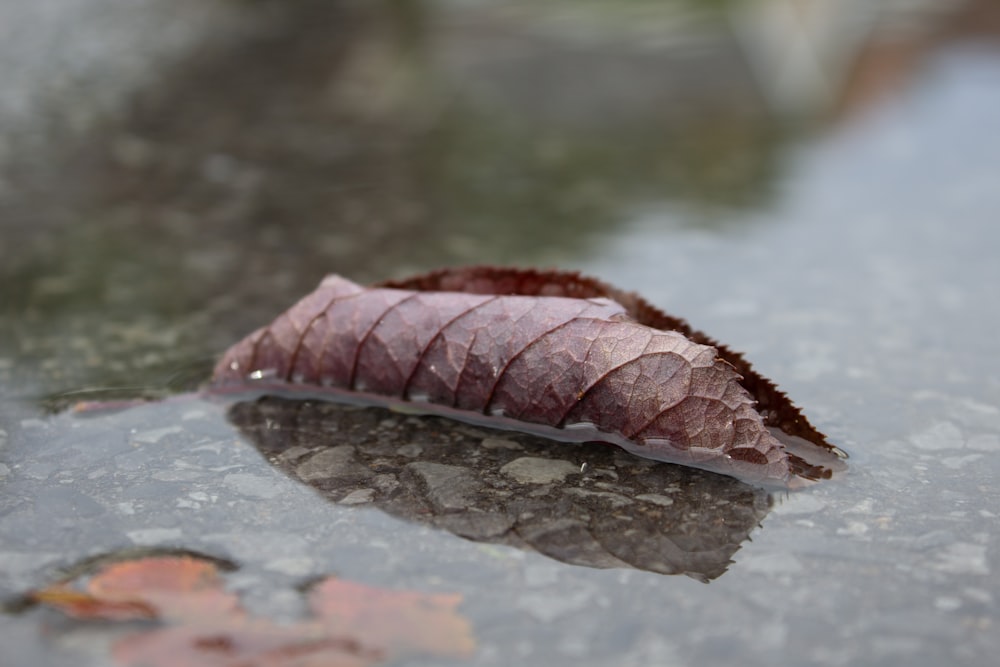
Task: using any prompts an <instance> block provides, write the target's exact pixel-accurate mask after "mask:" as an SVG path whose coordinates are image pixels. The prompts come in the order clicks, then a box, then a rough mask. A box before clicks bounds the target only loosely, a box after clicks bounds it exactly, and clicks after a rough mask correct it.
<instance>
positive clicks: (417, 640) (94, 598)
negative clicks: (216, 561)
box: [27, 556, 475, 667]
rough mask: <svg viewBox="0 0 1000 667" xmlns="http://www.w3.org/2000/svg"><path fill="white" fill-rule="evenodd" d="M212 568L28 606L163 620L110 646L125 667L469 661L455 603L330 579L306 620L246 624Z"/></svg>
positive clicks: (172, 566) (172, 563)
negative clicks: (424, 659) (421, 659)
mask: <svg viewBox="0 0 1000 667" xmlns="http://www.w3.org/2000/svg"><path fill="white" fill-rule="evenodd" d="M223 584H224V582H223V580H222V578H221V576H220V575H219V572H218V570H217V569H216V568H215V566H214V565H213V564H212V563H210V562H208V561H205V560H200V559H197V558H192V557H173V556H165V557H150V558H141V559H137V560H133V561H122V562H118V563H113V564H111V565H109V566H106V567H104V568H102V569H101V570H100V571H98V572H97V573H95V574H94V575H93V576H92V577H91V578H90V579H89V581H87V583H86V584H85V586H84V587H83V590H80V589H79V588H74V587H72V586H70V585H69V583H68V582H63V583H60V584H56V585H53V586H50V587H48V588H45V589H43V590H40V591H36V592H33V593H30V594H29V595H28V596H27V597H28V598H29V599H31V600H33V601H34V602H36V603H38V604H43V605H46V606H49V607H52V608H55V609H58V610H60V611H62V612H63V613H66V614H67V615H70V616H73V617H74V618H79V619H83V620H105V621H133V620H137V619H160V620H161V621H163V622H164V625H161V626H160V627H155V628H152V629H146V630H139V631H136V632H134V633H132V634H128V635H126V636H124V637H122V638H120V639H118V640H117V641H116V642H115V643H114V645H113V646H112V654H113V656H114V658H115V660H116V662H117V663H119V664H122V665H127V666H132V667H140V666H142V667H216V666H218V667H223V666H225V667H233V666H234V665H239V666H240V667H369V666H373V665H377V664H380V663H382V662H384V661H386V660H389V659H393V658H398V657H403V656H408V655H423V656H442V657H464V656H469V655H471V654H472V652H473V651H474V649H475V640H474V639H473V636H472V628H471V625H470V624H469V622H468V621H467V620H465V619H464V618H463V617H462V616H461V615H460V614H458V612H457V611H456V608H457V606H458V605H459V603H460V602H461V598H460V596H457V595H449V594H424V593H417V592H412V591H388V590H382V589H378V588H373V587H369V586H364V585H361V584H355V583H352V582H347V581H341V580H336V579H324V580H322V581H320V582H318V583H317V584H316V585H315V586H314V587H313V588H312V589H311V592H310V594H309V600H310V603H311V608H312V609H313V611H314V614H313V617H312V618H309V619H306V620H303V621H300V622H297V623H291V624H277V623H274V622H273V621H271V620H269V619H266V618H258V617H252V616H249V615H247V614H246V612H245V611H244V610H243V609H242V607H241V606H240V605H239V600H238V598H237V597H236V596H235V595H233V594H231V593H229V592H228V591H226V590H225V588H224V585H223Z"/></svg>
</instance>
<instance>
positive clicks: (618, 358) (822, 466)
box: [212, 267, 839, 486]
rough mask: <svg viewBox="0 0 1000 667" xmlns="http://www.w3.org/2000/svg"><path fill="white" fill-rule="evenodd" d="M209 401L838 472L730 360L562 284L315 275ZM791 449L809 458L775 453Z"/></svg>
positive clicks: (782, 473) (615, 298)
mask: <svg viewBox="0 0 1000 667" xmlns="http://www.w3.org/2000/svg"><path fill="white" fill-rule="evenodd" d="M212 389H213V390H216V391H222V390H234V389H235V390H237V391H240V390H243V389H248V390H261V391H291V392H302V391H310V392H313V393H320V394H325V395H327V396H330V397H337V396H340V397H341V398H344V397H345V396H344V393H345V392H347V393H348V394H349V396H353V397H354V398H355V400H361V401H368V402H372V403H376V404H383V405H385V404H393V403H396V404H398V403H399V402H401V401H409V402H411V403H412V404H413V405H417V406H419V407H420V408H421V409H423V410H424V411H426V412H430V413H433V414H440V415H442V416H448V417H453V418H457V419H463V420H466V421H471V422H476V423H484V424H487V425H493V426H498V427H503V428H513V429H519V430H525V431H529V432H535V433H539V434H543V435H547V436H549V437H552V438H556V439H561V440H573V441H586V440H603V441H606V442H611V443H613V444H616V445H619V446H621V447H623V448H625V449H627V450H629V451H631V452H633V453H635V454H638V455H640V456H644V457H647V458H652V459H656V460H662V461H668V462H672V463H681V464H685V465H691V466H695V467H699V468H705V469H708V470H712V471H714V472H720V473H722V474H726V475H730V476H733V477H737V478H739V479H742V480H745V481H752V482H757V483H764V484H777V485H787V486H797V485H800V484H802V483H804V482H805V481H806V480H815V479H819V478H823V477H829V476H830V474H831V469H832V468H834V467H836V466H837V465H838V462H837V456H836V455H837V454H839V450H837V449H836V448H835V447H832V446H831V445H829V444H828V443H827V442H826V440H825V438H824V437H823V436H822V435H821V434H820V433H819V432H818V431H816V429H815V428H813V427H812V425H811V424H809V422H808V420H806V419H805V417H804V416H802V414H801V412H800V411H799V410H798V409H797V408H796V407H795V406H794V405H793V404H792V403H791V402H790V401H789V400H788V399H787V397H786V396H785V395H784V394H783V393H781V392H780V391H778V390H777V388H776V387H775V385H774V384H773V383H772V382H770V381H769V380H767V379H765V378H763V377H762V376H760V375H759V374H757V373H756V372H754V371H753V370H752V368H751V367H750V364H749V363H747V362H746V361H745V360H744V359H743V358H742V356H741V355H739V354H737V353H734V352H731V351H729V350H728V349H726V348H725V347H724V346H721V345H718V344H716V343H715V342H714V341H713V340H711V339H710V338H708V337H707V336H705V335H704V334H702V333H700V332H697V331H695V330H693V329H691V328H690V327H689V326H688V325H687V324H686V323H685V322H684V321H683V320H679V319H677V318H673V317H670V316H668V315H666V314H664V313H662V312H660V311H659V310H657V309H656V308H654V307H653V306H651V305H650V304H648V303H647V302H645V301H643V300H642V299H641V298H639V297H637V296H635V295H633V294H630V293H626V292H622V291H620V290H617V289H615V288H613V287H610V286H608V285H605V284H603V283H601V282H599V281H596V280H594V279H591V278H586V277H582V276H579V275H578V274H575V273H565V272H555V271H553V272H536V271H528V270H518V269H501V268H491V267H474V268H469V269H445V270H442V271H438V272H435V273H431V274H427V275H424V276H418V277H415V278H411V279H408V280H403V281H397V282H391V283H386V284H384V285H382V286H377V287H368V288H366V287H361V286H359V285H356V284H354V283H352V282H350V281H349V280H346V279H345V278H342V277H340V276H335V275H334V276H328V277H327V278H326V279H324V280H323V282H322V283H321V284H320V286H319V287H318V288H317V289H316V291H314V292H313V293H311V294H309V295H308V296H306V297H305V298H303V299H302V300H301V301H299V302H298V303H297V304H295V305H294V306H292V308H290V309H289V310H288V311H286V312H285V313H284V314H282V315H280V316H279V317H278V318H277V319H276V320H274V322H272V323H271V324H269V325H267V326H265V327H263V328H261V329H258V330H257V331H255V332H253V333H252V334H250V335H249V336H247V337H246V338H245V339H243V340H242V341H240V342H239V343H237V344H236V345H234V346H233V347H231V348H230V349H229V350H228V351H227V352H226V353H225V354H224V355H223V357H222V359H221V360H220V361H219V363H218V365H217V366H216V368H215V372H214V374H213V379H212ZM349 396H348V397H349ZM768 427H772V428H774V429H775V430H780V433H778V434H777V437H776V434H775V433H772V431H771V430H770V429H769V428H768ZM793 440H799V441H801V442H804V443H806V447H805V452H804V453H806V454H808V456H802V455H801V454H802V453H803V452H800V451H799V450H796V452H791V451H789V449H788V448H786V446H785V444H784V442H791V441H793ZM811 459H813V460H811Z"/></svg>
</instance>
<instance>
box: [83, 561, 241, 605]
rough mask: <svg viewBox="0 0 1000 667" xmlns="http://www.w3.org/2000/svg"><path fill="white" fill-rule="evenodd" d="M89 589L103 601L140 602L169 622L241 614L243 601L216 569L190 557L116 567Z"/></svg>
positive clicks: (106, 570)
mask: <svg viewBox="0 0 1000 667" xmlns="http://www.w3.org/2000/svg"><path fill="white" fill-rule="evenodd" d="M87 589H88V591H89V592H90V593H91V595H93V596H94V597H96V598H100V599H102V600H108V601H123V600H139V601H141V602H143V603H145V604H148V605H150V606H151V607H153V608H155V609H156V610H157V611H158V612H159V615H160V616H163V617H169V618H184V619H192V618H198V617H216V616H219V615H221V614H233V613H241V612H240V606H239V599H238V598H237V597H236V596H235V595H233V594H231V593H228V592H226V590H225V589H224V588H223V587H222V580H221V579H220V578H219V572H218V570H217V569H216V567H215V565H213V564H212V563H210V562H209V561H205V560H200V559H196V558H191V557H189V556H154V557H149V558H140V559H138V560H132V561H123V562H120V563H113V564H111V565H109V566H108V567H106V568H104V569H103V570H101V571H100V572H98V573H97V574H96V575H94V577H93V578H92V579H91V580H90V583H89V584H88V586H87Z"/></svg>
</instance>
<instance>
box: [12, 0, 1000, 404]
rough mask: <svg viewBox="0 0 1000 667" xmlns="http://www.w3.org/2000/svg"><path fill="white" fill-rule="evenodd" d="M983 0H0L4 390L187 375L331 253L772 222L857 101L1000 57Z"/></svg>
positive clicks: (540, 254)
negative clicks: (931, 73) (943, 65)
mask: <svg viewBox="0 0 1000 667" xmlns="http://www.w3.org/2000/svg"><path fill="white" fill-rule="evenodd" d="M997 15H998V11H997V5H996V3H994V2H991V1H990V0H968V1H959V0H949V1H941V0H936V1H935V0H885V1H882V2H874V1H871V0H702V1H698V0H669V1H664V0H659V1H653V0H625V1H620V0H619V1H613V2H612V1H605V0H572V1H570V0H543V1H531V2H527V1H525V2H490V1H485V0H478V1H474V0H464V1H462V0H380V1H368V2H349V1H335V0H280V1H279V0H46V1H45V2H31V3H25V2H20V1H19V0H0V71H2V72H3V87H2V88H0V231H2V237H0V279H2V282H0V309H2V310H0V317H3V318H4V320H5V322H6V324H5V326H4V327H3V331H2V332H0V373H4V374H5V376H6V378H7V381H6V382H4V384H5V385H6V386H7V389H5V391H7V390H9V387H10V386H11V385H16V386H18V387H19V391H23V390H25V388H26V387H34V389H35V390H38V391H40V392H42V393H44V392H47V391H55V390H61V389H71V388H79V387H83V386H119V385H135V384H136V383H138V384H140V385H141V384H143V383H154V384H155V383H163V382H168V381H171V380H170V378H171V377H173V373H175V372H177V369H178V368H179V367H181V368H183V367H186V365H187V364H189V363H195V362H197V361H198V360H201V359H204V358H206V357H208V356H211V355H212V354H215V353H216V352H217V351H218V350H220V349H222V348H223V347H224V346H225V345H226V344H228V342H230V341H231V340H233V339H234V337H235V336H237V335H239V334H240V333H242V332H243V331H245V330H247V329H248V328H249V327H251V326H256V325H257V324H259V323H261V322H262V321H264V320H265V319H267V318H268V317H270V315H272V314H273V313H274V312H276V311H277V310H278V309H280V308H283V307H284V306H285V305H287V303H288V302H289V300H290V298H292V297H293V296H295V295H298V294H300V293H304V292H305V291H306V290H307V289H309V288H311V286H312V285H314V284H315V283H316V282H317V281H318V279H319V278H320V277H321V276H322V275H323V274H325V273H327V272H330V271H337V272H340V273H344V274H346V275H350V276H352V277H354V278H356V279H359V280H373V279H380V278H385V277H388V276H399V275H403V274H406V273H408V272H413V271H416V270H421V269H424V268H427V267H432V266H437V265H442V264H456V263H483V262H503V263H515V264H520V265H561V266H576V267H581V268H589V267H591V266H595V265H596V266H599V265H600V262H596V263H595V262H594V261H592V260H594V259H595V258H596V259H600V258H602V257H605V256H606V255H607V253H605V252H604V249H605V248H607V247H608V246H609V244H611V243H612V242H613V241H614V240H615V239H621V238H625V237H628V236H629V235H630V234H632V235H633V236H635V237H636V238H639V239H644V241H642V243H643V244H648V243H653V244H657V243H658V244H661V245H663V246H665V247H669V246H670V241H669V238H671V237H670V236H669V235H670V234H673V233H675V232H676V230H677V228H680V229H682V230H683V229H684V228H696V229H698V230H702V231H705V232H706V233H709V234H716V236H715V237H713V238H724V236H725V235H726V234H732V233H738V230H739V229H741V228H745V227H748V226H754V225H767V224H770V222H769V216H772V210H773V209H774V208H775V207H777V206H779V205H780V202H781V200H782V197H783V196H784V194H783V193H785V192H786V191H787V190H788V187H789V183H792V182H795V180H796V179H797V178H799V174H798V173H797V171H796V170H797V167H796V160H797V159H798V157H797V156H799V155H800V154H801V152H802V151H803V149H804V147H807V146H809V145H810V144H809V141H810V140H811V138H815V137H831V136H832V137H836V136H837V134H838V133H842V132H843V131H844V129H845V128H851V127H852V126H854V124H857V123H863V122H864V119H865V118H866V117H867V116H869V115H871V114H872V113H873V110H874V109H878V108H879V106H880V105H881V104H883V103H884V102H885V101H886V100H887V99H892V97H893V95H896V94H898V93H899V92H900V91H905V90H907V89H909V88H911V87H912V86H913V82H914V80H920V79H921V78H926V77H927V76H928V75H927V72H928V70H929V67H930V66H929V64H928V63H931V62H934V61H935V59H940V54H942V53H952V54H954V53H956V52H958V53H959V54H960V55H959V56H957V57H961V58H964V59H966V60H967V61H968V62H969V63H970V65H969V66H968V67H965V65H963V67H965V69H966V70H974V69H975V67H976V65H975V63H976V62H978V61H980V60H982V59H983V58H986V57H991V58H993V59H994V60H993V62H995V58H996V51H995V49H996V46H997V40H998V37H1000V19H998V16H997ZM977 49H978V50H979V51H983V53H977ZM991 50H992V53H991V55H989V56H987V55H986V53H988V52H990V51H991ZM963 53H964V55H963ZM994 72H995V70H994ZM953 113H954V122H956V123H960V122H961V115H962V113H963V112H962V110H961V109H955V110H954V111H953ZM984 129H985V128H984ZM861 171H863V167H860V166H859V173H860V172H861ZM993 175H996V173H995V171H994V174H993ZM840 177H841V178H850V176H849V175H848V174H846V173H845V174H842V175H841V176H840ZM866 178H867V177H866ZM650 226H652V229H650ZM637 228H641V229H642V230H645V231H641V232H638V231H635V230H636V229H637ZM727 230H737V231H732V232H729V231H727ZM664 233H666V234H667V236H664ZM719 235H722V236H719ZM665 252H666V254H665V255H663V258H664V261H669V260H668V258H669V257H670V251H669V250H667V251H665ZM605 270H606V269H605ZM606 277H608V278H614V277H615V276H614V275H612V276H606ZM706 280H708V277H706ZM627 286H628V287H633V288H637V287H642V285H627ZM664 305H666V304H664ZM0 377H2V376H0Z"/></svg>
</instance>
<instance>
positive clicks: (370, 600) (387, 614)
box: [309, 577, 476, 657]
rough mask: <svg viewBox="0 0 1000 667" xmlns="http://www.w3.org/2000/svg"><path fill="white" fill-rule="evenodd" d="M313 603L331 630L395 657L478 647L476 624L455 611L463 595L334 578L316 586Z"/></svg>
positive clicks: (460, 652)
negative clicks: (473, 634)
mask: <svg viewBox="0 0 1000 667" xmlns="http://www.w3.org/2000/svg"><path fill="white" fill-rule="evenodd" d="M309 602H310V606H311V607H312V609H313V612H314V613H315V614H316V615H317V616H319V617H320V619H321V620H322V622H323V623H324V624H325V625H326V626H327V627H329V628H330V630H331V631H332V632H334V633H336V634H338V635H341V636H347V637H352V638H355V639H357V640H358V641H360V642H361V643H362V644H364V645H365V646H379V647H382V648H384V649H385V650H386V651H388V652H389V653H391V654H392V655H400V654H412V653H426V654H431V655H442V656H451V657H467V656H470V655H472V652H473V651H474V650H475V645H476V644H475V640H474V639H473V637H472V626H471V625H470V624H469V621H468V620H466V619H465V618H464V617H463V616H461V615H460V614H458V613H457V612H456V611H455V610H456V609H457V607H458V605H459V604H461V602H462V596H461V595H458V594H440V593H439V594H427V593H418V592H415V591H389V590H383V589H380V588H373V587H370V586H365V585H363V584H358V583H354V582H351V581H344V580H341V579H336V578H334V577H329V578H327V579H324V580H322V581H320V582H319V583H317V584H316V585H315V586H313V588H312V590H311V591H310V595H309Z"/></svg>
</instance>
